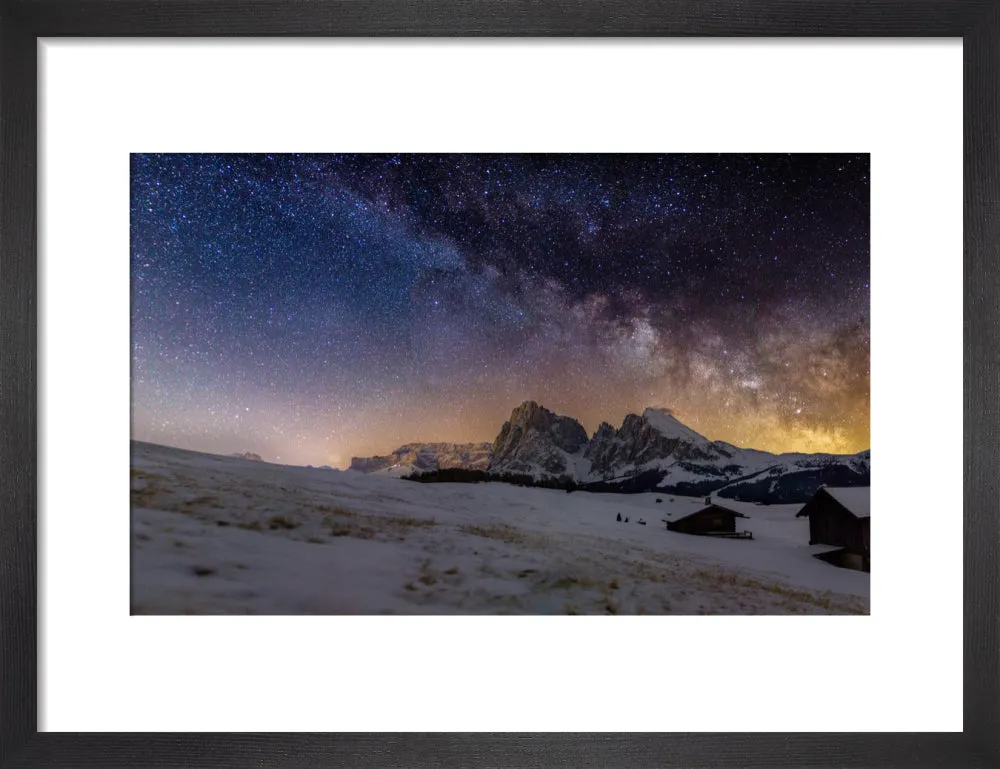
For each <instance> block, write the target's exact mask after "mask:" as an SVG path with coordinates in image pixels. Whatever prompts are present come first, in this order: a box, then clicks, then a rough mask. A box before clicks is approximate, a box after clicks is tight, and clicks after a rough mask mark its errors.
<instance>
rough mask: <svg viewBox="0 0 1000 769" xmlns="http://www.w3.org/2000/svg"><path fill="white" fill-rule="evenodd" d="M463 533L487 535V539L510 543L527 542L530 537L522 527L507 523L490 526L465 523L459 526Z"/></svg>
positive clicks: (520, 543)
mask: <svg viewBox="0 0 1000 769" xmlns="http://www.w3.org/2000/svg"><path fill="white" fill-rule="evenodd" d="M458 530H459V531H460V532H462V533H463V534H471V535H473V536H474V537H485V538H486V539H497V540H500V541H501V542H504V543H506V544H508V545H523V544H526V543H527V541H528V538H527V537H526V536H525V534H524V532H523V531H521V530H520V529H515V528H514V527H513V526H508V525H507V524H505V523H499V524H492V525H489V526H479V525H476V524H464V525H462V526H459V527H458Z"/></svg>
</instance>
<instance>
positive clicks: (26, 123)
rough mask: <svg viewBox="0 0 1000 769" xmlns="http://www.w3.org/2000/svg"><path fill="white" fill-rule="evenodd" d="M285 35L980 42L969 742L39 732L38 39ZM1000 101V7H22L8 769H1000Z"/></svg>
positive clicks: (976, 49)
mask: <svg viewBox="0 0 1000 769" xmlns="http://www.w3.org/2000/svg"><path fill="white" fill-rule="evenodd" d="M278 35H296V36H381V35H393V36H413V35H418V36H646V37H650V36H805V37H830V36H838V37H839V36H851V37H853V36H857V37H874V36H878V37H899V36H906V37H961V38H962V39H963V41H964V53H963V56H964V74H965V81H964V99H965V101H964V109H965V124H964V132H965V133H964V144H965V164H964V216H965V218H964V228H965V230H964V280H965V307H964V342H963V344H964V372H963V373H964V442H963V450H964V498H963V504H964V548H965V550H964V559H965V561H964V585H965V594H964V601H965V605H964V639H965V640H964V682H963V683H964V731H963V732H962V733H958V734H947V733H942V734H908V733H900V734H875V733H872V734H865V733H858V734H830V733H817V734H353V733H347V734H87V735H78V734H61V733H44V732H41V733H40V732H38V731H37V729H36V723H37V722H36V714H37V707H38V694H37V673H38V669H37V660H36V646H37V641H38V635H37V619H36V610H37V602H36V585H37V578H36V565H37V558H38V554H37V540H36V533H37V524H36V513H37V501H38V488H37V483H38V480H39V476H38V467H37V454H36V451H37V446H38V442H37V427H38V414H37V409H36V394H37V375H36V372H37V368H36V353H37V344H38V343H37V339H36V333H37V307H38V295H37V290H38V283H37V259H36V238H37V236H36V224H37V216H36V199H37V188H36V187H37V182H36V173H37V169H38V158H37V144H36V130H37V123H36V109H37V105H38V97H37V59H36V44H37V39H38V38H39V37H56V36H101V37H108V36H135V37H147V36H148V37H171V36H278ZM998 97H1000V4H997V3H995V2H981V1H979V0H954V1H951V2H947V1H946V0H873V1H872V2H856V0H813V1H812V2H792V1H791V0H761V1H760V2H754V3H747V2H745V1H744V0H677V1H675V2H655V1H654V0H551V1H550V2H548V3H545V4H542V3H537V2H531V1H530V0H478V1H476V2H468V1H465V2H463V1H462V0H330V1H327V2H323V1H321V0H263V1H261V2H253V1H252V0H246V1H245V2H237V1H236V0H74V1H73V2H66V1H64V0H3V1H2V4H0V153H2V154H0V244H2V249H0V650H2V656H0V767H36V766H37V767H41V766H46V767H48V766H80V767H87V766H150V767H154V766H164V767H165V766H189V767H196V766H206V767H207V766H211V767H228V766H233V767H235V766H246V765H253V766H275V767H276V766H287V767H305V766H345V767H346V766H351V767H358V766H366V767H400V766H441V765H447V766H456V767H458V766H505V767H528V766H531V767H539V766H544V767H590V766H593V767H597V766H602V767H603V766H634V767H646V766H649V767H652V766H657V767H662V766H678V767H698V766H711V767H724V766H742V767H763V766H789V767H800V766H802V767H804V766H844V767H848V766H849V767H876V766H900V767H902V766H905V767H932V766H933V767H949V768H956V767H988V766H998V767H1000V671H998V661H1000V634H998V629H1000V621H998V619H997V618H998V617H1000V611H998V610H1000V583H998V579H997V577H998V570H997V562H998V561H997V559H998V556H1000V531H998V529H1000V512H998V506H1000V493H998V491H1000V489H998V486H1000V419H998V412H1000V389H998V384H1000V381H998V380H1000V132H998V122H1000V98H998ZM915 162H919V159H915ZM942 258H946V257H945V256H942ZM928 610H931V609H930V608H929V609H928ZM914 674H915V675H919V671H915V672H914Z"/></svg>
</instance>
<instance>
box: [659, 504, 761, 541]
mask: <svg viewBox="0 0 1000 769" xmlns="http://www.w3.org/2000/svg"><path fill="white" fill-rule="evenodd" d="M737 518H746V516H745V515H743V513H738V512H736V511H735V510H730V509H729V508H728V507H723V506H722V505H720V504H718V503H717V502H713V503H712V504H709V505H706V506H705V507H702V508H699V509H698V510H695V511H694V512H693V513H688V514H687V515H685V516H683V517H682V518H678V519H677V520H675V521H666V524H667V528H668V529H669V530H670V531H678V532H681V533H682V534H719V535H726V534H729V535H735V534H736V519H737Z"/></svg>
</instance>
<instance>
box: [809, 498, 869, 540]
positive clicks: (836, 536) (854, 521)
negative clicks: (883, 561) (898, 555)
mask: <svg viewBox="0 0 1000 769" xmlns="http://www.w3.org/2000/svg"><path fill="white" fill-rule="evenodd" d="M811 505H813V507H811V509H810V510H809V544H811V545H837V546H839V547H845V548H847V549H848V550H850V551H851V552H853V553H867V552H868V542H869V536H868V532H869V520H870V519H869V518H860V519H859V518H855V517H854V515H852V514H851V513H850V512H848V511H847V510H845V509H844V508H843V507H841V506H840V504H839V503H837V502H836V501H835V500H833V499H831V498H830V497H827V496H824V497H822V498H819V499H816V500H814V501H813V502H812V503H811Z"/></svg>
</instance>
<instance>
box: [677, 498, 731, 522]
mask: <svg viewBox="0 0 1000 769" xmlns="http://www.w3.org/2000/svg"><path fill="white" fill-rule="evenodd" d="M713 507H717V508H718V509H720V510H725V511H726V512H727V513H732V514H733V515H735V516H736V517H737V518H746V516H745V515H743V513H741V512H738V511H736V510H733V509H732V508H731V507H726V506H725V505H720V504H719V503H718V502H713V503H712V504H710V505H704V506H703V507H699V508H698V509H697V510H695V511H693V512H690V513H688V514H687V515H682V516H681V517H680V518H675V519H674V520H673V521H671V523H677V521H683V520H685V519H687V518H691V517H692V516H695V515H700V514H701V513H704V512H705V511H706V510H711V509H712V508H713Z"/></svg>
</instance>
